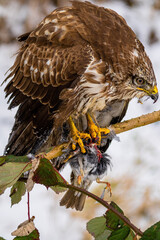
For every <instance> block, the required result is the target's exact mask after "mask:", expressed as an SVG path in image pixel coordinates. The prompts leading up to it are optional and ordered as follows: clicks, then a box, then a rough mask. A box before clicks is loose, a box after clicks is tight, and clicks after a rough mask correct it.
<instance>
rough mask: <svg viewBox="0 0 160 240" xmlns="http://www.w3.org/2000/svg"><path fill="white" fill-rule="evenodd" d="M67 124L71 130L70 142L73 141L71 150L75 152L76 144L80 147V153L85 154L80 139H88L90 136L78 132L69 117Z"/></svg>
mask: <svg viewBox="0 0 160 240" xmlns="http://www.w3.org/2000/svg"><path fill="white" fill-rule="evenodd" d="M69 124H70V128H71V136H72V140H73V143H72V149H73V150H75V149H76V144H77V143H78V145H79V146H80V149H81V152H82V153H85V152H86V150H85V148H84V144H83V140H82V139H90V138H91V136H90V134H88V133H81V132H79V131H78V130H77V128H76V126H75V124H74V122H73V120H72V118H71V117H69Z"/></svg>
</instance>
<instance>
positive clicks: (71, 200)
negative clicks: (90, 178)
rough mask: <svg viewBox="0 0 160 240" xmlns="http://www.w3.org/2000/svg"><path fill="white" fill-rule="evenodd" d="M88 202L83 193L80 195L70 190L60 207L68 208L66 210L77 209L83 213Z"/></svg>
mask: <svg viewBox="0 0 160 240" xmlns="http://www.w3.org/2000/svg"><path fill="white" fill-rule="evenodd" d="M85 200H86V195H85V194H83V193H81V194H80V195H79V194H78V193H77V192H76V191H74V190H72V189H69V190H68V191H67V192H66V194H65V195H64V196H63V198H62V199H61V201H60V206H66V208H75V209H76V210H77V211H82V210H83V207H84V204H85Z"/></svg>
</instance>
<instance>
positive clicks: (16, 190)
mask: <svg viewBox="0 0 160 240" xmlns="http://www.w3.org/2000/svg"><path fill="white" fill-rule="evenodd" d="M25 192H26V186H25V183H24V182H20V181H17V182H16V183H15V184H14V185H13V186H12V188H11V193H10V197H11V206H13V205H14V204H16V203H19V202H20V201H21V199H22V196H23V195H24V194H25Z"/></svg>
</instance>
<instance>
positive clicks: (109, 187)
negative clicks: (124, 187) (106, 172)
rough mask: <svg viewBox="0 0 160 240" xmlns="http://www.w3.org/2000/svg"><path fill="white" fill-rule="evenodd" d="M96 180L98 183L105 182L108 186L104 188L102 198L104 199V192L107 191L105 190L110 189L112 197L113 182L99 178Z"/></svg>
mask: <svg viewBox="0 0 160 240" xmlns="http://www.w3.org/2000/svg"><path fill="white" fill-rule="evenodd" d="M96 182H97V183H104V184H106V187H105V188H104V191H103V193H102V195H101V198H102V199H103V198H104V193H105V190H106V189H108V191H109V193H110V197H111V196H112V188H111V184H110V183H109V182H104V181H101V180H100V179H99V178H97V179H96Z"/></svg>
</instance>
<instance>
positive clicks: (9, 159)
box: [0, 155, 30, 165]
mask: <svg viewBox="0 0 160 240" xmlns="http://www.w3.org/2000/svg"><path fill="white" fill-rule="evenodd" d="M1 161H2V162H3V163H4V162H5V163H8V162H23V163H27V162H30V159H29V158H28V157H27V156H14V155H7V156H0V165H1Z"/></svg>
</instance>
